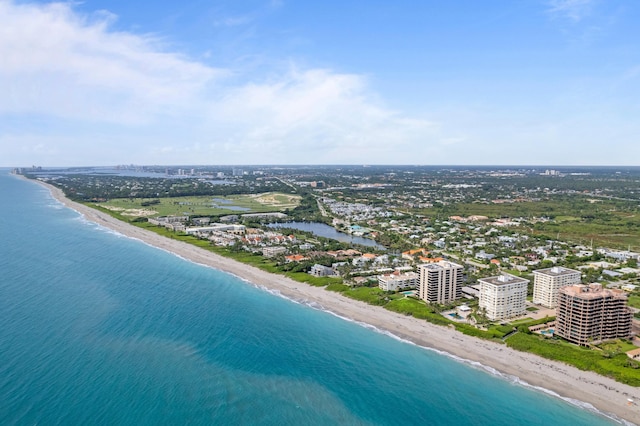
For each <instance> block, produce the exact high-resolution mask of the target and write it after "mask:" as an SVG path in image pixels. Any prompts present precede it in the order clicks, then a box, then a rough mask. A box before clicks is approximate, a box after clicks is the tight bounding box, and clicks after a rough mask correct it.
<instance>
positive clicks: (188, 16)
mask: <svg viewBox="0 0 640 426" xmlns="http://www.w3.org/2000/svg"><path fill="white" fill-rule="evenodd" d="M639 12H640V2H639V1H637V0H486V1H478V0H451V1H440V0H395V1H393V2H390V1H387V0H385V1H382V0H367V1H362V0H339V1H335V0H323V1H301V0H298V1H293V0H221V1H219V0H181V1H179V2H177V1H174V0H172V1H166V0H155V1H153V2H152V1H147V0H140V1H130V0H109V1H106V0H84V1H74V2H67V3H61V2H51V1H19V0H0V166H4V167H17V166H31V165H40V166H45V167H46V166H103V165H116V164H148V165H152V164H154V165H170V164H175V165H178V164H183V165H233V164H238V165H243V164H246V165H250V164H407V165H627V166H638V165H640V164H639V163H640V25H638V22H640V13H639Z"/></svg>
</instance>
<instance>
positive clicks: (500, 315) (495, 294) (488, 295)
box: [478, 274, 529, 321]
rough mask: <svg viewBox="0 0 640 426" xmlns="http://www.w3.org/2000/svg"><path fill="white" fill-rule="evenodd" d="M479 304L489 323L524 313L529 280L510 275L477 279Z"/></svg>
mask: <svg viewBox="0 0 640 426" xmlns="http://www.w3.org/2000/svg"><path fill="white" fill-rule="evenodd" d="M478 282H479V283H480V302H479V303H478V307H480V308H481V309H484V310H485V312H486V315H487V318H489V319H490V320H491V321H500V320H504V319H508V318H513V317H517V316H520V315H523V314H524V313H525V312H526V302H527V285H528V284H529V280H527V279H524V278H520V277H516V276H514V275H511V274H502V275H499V276H497V277H489V278H479V279H478Z"/></svg>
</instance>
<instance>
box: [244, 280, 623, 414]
mask: <svg viewBox="0 0 640 426" xmlns="http://www.w3.org/2000/svg"><path fill="white" fill-rule="evenodd" d="M254 286H255V287H256V288H259V289H261V290H264V291H265V292H267V293H270V294H272V295H274V296H278V297H281V298H283V299H286V300H288V301H291V302H293V303H296V304H299V305H304V306H307V307H309V308H311V309H314V310H317V311H321V312H325V313H327V314H329V315H332V316H334V317H336V318H339V319H341V320H343V321H347V322H351V323H354V324H356V325H358V326H360V327H363V328H366V329H367V330H371V331H373V332H375V333H378V334H382V335H384V336H387V337H390V338H392V339H394V340H397V341H399V342H402V343H406V344H409V345H412V346H417V347H419V348H421V349H424V350H427V351H430V352H435V353H437V354H438V355H442V356H446V357H447V358H450V359H452V360H454V361H456V362H459V363H462V364H465V365H468V366H470V367H472V368H475V369H479V370H482V371H484V372H486V373H488V374H491V375H492V376H495V377H497V378H499V379H502V380H506V381H508V382H510V383H513V384H516V385H519V386H522V387H525V388H528V389H531V390H534V391H537V392H541V393H544V394H546V395H549V396H551V397H554V398H558V399H560V400H562V401H564V402H566V403H568V404H571V405H573V406H575V407H577V408H580V409H582V410H586V411H589V412H591V413H594V414H597V415H600V416H602V417H606V418H608V419H610V420H613V421H614V422H616V423H619V424H622V425H625V426H634V425H635V423H632V422H629V421H627V420H625V419H621V418H620V417H618V416H616V415H615V414H612V413H608V412H605V411H601V410H599V409H597V408H596V407H594V406H593V405H592V404H590V403H588V402H584V401H580V400H578V399H574V398H569V397H565V396H562V395H560V394H558V393H557V392H554V391H552V390H551V389H547V388H544V387H541V386H535V385H532V384H530V383H528V382H527V381H525V380H522V379H521V378H520V377H518V376H514V375H511V374H505V373H502V372H501V371H498V370H496V369H495V368H493V367H491V366H488V365H485V364H482V363H481V362H478V361H473V360H470V359H466V358H462V357H460V356H457V355H454V354H452V353H449V352H447V351H443V350H440V349H436V348H431V347H428V346H423V345H419V344H417V343H415V342H412V341H411V340H408V339H405V338H403V337H400V336H398V335H396V334H394V333H392V332H390V331H388V330H384V329H381V328H378V327H376V326H375V325H372V324H369V323H366V322H363V321H358V320H354V319H353V318H349V317H346V316H343V315H340V314H338V313H336V312H333V311H332V310H330V309H327V308H325V307H324V306H322V305H321V304H320V303H317V302H313V301H308V300H300V299H294V298H291V297H288V296H285V295H283V294H282V293H281V292H280V291H278V290H273V289H269V288H267V287H265V286H258V285H255V284H254Z"/></svg>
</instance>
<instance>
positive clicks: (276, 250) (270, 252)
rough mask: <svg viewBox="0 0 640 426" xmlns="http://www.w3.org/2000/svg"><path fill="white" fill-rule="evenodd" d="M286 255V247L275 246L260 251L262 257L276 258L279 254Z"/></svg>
mask: <svg viewBox="0 0 640 426" xmlns="http://www.w3.org/2000/svg"><path fill="white" fill-rule="evenodd" d="M286 253H287V248H286V247H280V246H275V247H264V248H263V249H262V255H263V256H264V257H275V256H278V255H279V254H286Z"/></svg>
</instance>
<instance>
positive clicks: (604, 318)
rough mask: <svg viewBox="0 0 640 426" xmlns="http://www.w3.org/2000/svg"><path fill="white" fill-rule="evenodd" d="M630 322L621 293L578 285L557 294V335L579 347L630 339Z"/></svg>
mask: <svg viewBox="0 0 640 426" xmlns="http://www.w3.org/2000/svg"><path fill="white" fill-rule="evenodd" d="M632 320H633V312H632V311H631V309H629V308H628V307H627V295H626V293H625V292H624V291H622V290H617V289H611V290H610V289H603V288H602V285H601V284H589V285H581V284H580V285H572V286H567V287H563V288H561V289H560V291H559V293H558V307H557V308H556V335H558V336H560V337H562V338H564V339H566V340H568V341H570V342H573V343H576V344H578V345H582V346H587V345H588V344H590V343H599V342H602V341H603V340H610V339H618V338H629V337H631V323H632Z"/></svg>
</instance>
